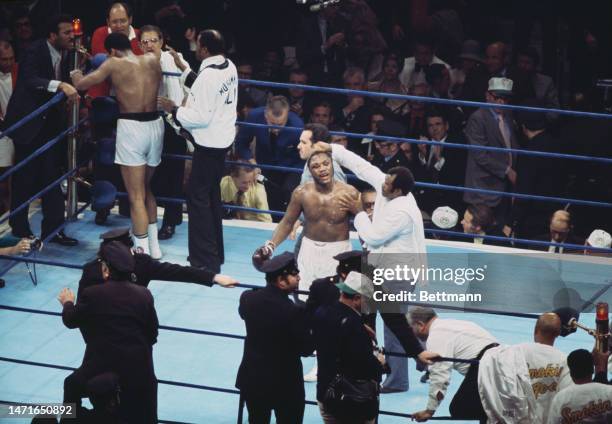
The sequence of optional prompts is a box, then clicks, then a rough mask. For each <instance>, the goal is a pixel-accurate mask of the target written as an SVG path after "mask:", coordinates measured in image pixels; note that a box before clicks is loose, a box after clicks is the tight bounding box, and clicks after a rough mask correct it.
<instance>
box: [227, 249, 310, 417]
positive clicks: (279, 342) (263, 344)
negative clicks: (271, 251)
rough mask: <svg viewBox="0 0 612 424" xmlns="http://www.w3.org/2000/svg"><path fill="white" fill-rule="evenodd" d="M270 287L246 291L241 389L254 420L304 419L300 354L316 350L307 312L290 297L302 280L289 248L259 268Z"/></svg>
mask: <svg viewBox="0 0 612 424" xmlns="http://www.w3.org/2000/svg"><path fill="white" fill-rule="evenodd" d="M259 269H260V270H261V271H263V272H265V273H266V286H265V287H264V288H262V289H256V290H250V291H245V292H244V293H242V296H240V306H239V308H238V313H239V314H240V317H241V318H242V319H243V320H244V323H245V326H246V339H245V341H244V354H243V356H242V362H241V364H240V368H239V369H238V376H237V378H236V387H237V388H238V389H240V395H241V396H242V398H243V399H244V400H245V402H246V406H247V409H248V411H249V423H250V424H264V423H269V422H270V418H271V414H272V411H274V413H275V416H276V422H277V423H279V424H296V423H301V422H302V419H303V416H304V406H305V403H304V400H305V394H304V379H303V370H302V362H301V360H300V356H308V355H310V354H311V353H312V352H313V344H312V338H311V335H310V331H309V328H308V324H307V320H306V314H305V312H304V310H303V309H302V308H301V307H299V306H297V305H296V304H294V303H293V302H292V301H291V300H289V296H288V295H289V294H290V293H292V292H294V291H295V290H296V289H297V287H298V283H299V281H300V276H299V270H298V268H297V263H296V261H295V258H294V256H293V254H292V253H289V252H284V253H282V254H280V255H278V256H275V257H274V258H272V259H270V260H268V261H266V262H264V263H263V265H262V266H261V267H260V268H259Z"/></svg>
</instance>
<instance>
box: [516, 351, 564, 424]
mask: <svg viewBox="0 0 612 424" xmlns="http://www.w3.org/2000/svg"><path fill="white" fill-rule="evenodd" d="M518 348H519V349H520V350H521V351H522V352H523V356H524V357H525V362H526V363H527V369H528V370H529V379H530V380H531V388H532V389H533V394H534V396H535V400H536V402H535V413H536V414H537V416H538V418H539V422H541V423H546V421H547V420H548V412H549V409H550V404H551V403H552V400H553V398H554V397H555V395H556V394H557V393H558V392H559V391H560V390H562V389H564V388H566V387H569V386H572V385H573V384H574V383H573V382H572V379H571V377H570V375H569V368H568V366H567V356H566V355H565V353H563V352H561V351H560V350H558V349H556V348H554V347H553V346H549V345H545V344H541V343H522V344H520V345H518Z"/></svg>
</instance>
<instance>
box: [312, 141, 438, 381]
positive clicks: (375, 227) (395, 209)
mask: <svg viewBox="0 0 612 424" xmlns="http://www.w3.org/2000/svg"><path fill="white" fill-rule="evenodd" d="M315 150H331V151H332V157H333V159H334V160H335V161H336V162H337V163H338V164H340V165H341V166H343V167H345V168H347V169H349V170H350V171H352V172H353V173H355V175H356V176H357V177H358V178H359V179H360V180H362V181H365V182H367V183H368V184H370V185H371V186H372V187H373V188H374V189H375V190H376V201H375V203H374V212H373V214H372V219H370V218H369V217H368V214H367V213H366V212H364V211H363V210H362V203H361V201H360V200H359V199H354V198H350V197H348V196H345V197H344V199H341V204H343V206H344V207H345V208H346V209H348V210H350V211H351V213H353V214H354V215H355V228H356V229H357V232H358V233H359V237H360V238H361V240H363V242H364V243H365V246H366V248H367V249H368V251H369V254H368V263H369V264H371V265H374V266H376V267H377V268H379V269H395V268H396V266H398V265H399V266H401V265H407V266H408V267H410V268H414V269H419V268H421V267H426V266H427V256H426V249H425V232H424V228H423V217H422V216H421V211H420V210H419V207H418V206H417V203H416V200H415V199H414V196H413V195H412V193H410V191H411V190H412V188H413V186H414V177H413V176H412V173H411V172H410V170H409V169H408V168H405V167H395V168H391V169H390V170H389V173H388V174H385V173H383V172H382V171H381V170H380V169H378V168H377V167H375V166H373V165H372V164H370V163H369V162H368V161H366V160H365V159H363V158H361V157H360V156H358V155H356V154H355V153H353V152H351V151H349V150H347V149H346V148H344V147H343V146H341V145H339V144H333V145H329V144H326V143H321V142H319V143H317V144H316V146H315ZM399 262H401V264H400V263H399ZM416 283H417V282H416V281H410V282H407V281H387V282H386V283H385V285H384V287H383V290H384V291H386V292H388V293H400V292H402V291H406V290H408V291H412V290H413V289H414V286H415V284H416ZM392 303H393V302H385V304H378V305H376V308H377V309H378V310H381V308H385V309H388V308H390V307H391V308H397V311H394V310H390V311H389V312H398V313H402V314H405V313H406V312H407V304H392ZM384 336H385V337H384V338H385V347H386V348H387V350H389V351H390V352H402V346H401V344H400V343H399V341H398V340H397V338H396V337H395V335H394V334H393V333H392V332H391V331H390V330H389V329H388V328H387V326H385V331H384ZM387 363H388V364H389V366H390V367H391V370H392V372H391V373H390V374H389V375H388V376H387V378H386V380H385V381H384V382H383V387H382V391H383V393H385V392H401V391H406V390H408V362H407V359H406V358H403V357H397V356H388V357H387Z"/></svg>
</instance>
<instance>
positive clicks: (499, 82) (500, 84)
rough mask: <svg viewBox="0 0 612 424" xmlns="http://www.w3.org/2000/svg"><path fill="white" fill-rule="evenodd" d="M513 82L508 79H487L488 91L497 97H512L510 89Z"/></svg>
mask: <svg viewBox="0 0 612 424" xmlns="http://www.w3.org/2000/svg"><path fill="white" fill-rule="evenodd" d="M513 86H514V82H513V81H512V80H511V79H509V78H497V77H493V78H491V79H489V88H488V91H490V92H492V93H494V94H497V95H499V96H512V87H513Z"/></svg>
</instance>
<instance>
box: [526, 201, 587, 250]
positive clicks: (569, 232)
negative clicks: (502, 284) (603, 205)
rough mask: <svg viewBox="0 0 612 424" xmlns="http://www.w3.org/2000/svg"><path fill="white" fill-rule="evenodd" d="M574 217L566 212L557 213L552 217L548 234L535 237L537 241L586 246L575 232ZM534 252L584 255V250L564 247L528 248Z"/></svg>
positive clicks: (559, 211)
mask: <svg viewBox="0 0 612 424" xmlns="http://www.w3.org/2000/svg"><path fill="white" fill-rule="evenodd" d="M573 229H574V226H573V225H572V216H571V214H570V213H569V212H568V211H566V210H558V211H555V212H554V213H553V214H552V216H551V217H550V221H549V225H548V230H549V231H548V233H546V234H541V235H539V236H536V237H535V240H540V241H548V242H550V243H567V244H578V245H581V246H582V245H584V238H582V237H580V236H577V235H576V234H574V232H573ZM528 247H529V248H531V249H534V250H543V251H545V252H546V251H547V252H549V253H582V250H579V249H576V248H573V247H570V248H567V247H563V246H552V245H551V246H535V245H534V246H528Z"/></svg>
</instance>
